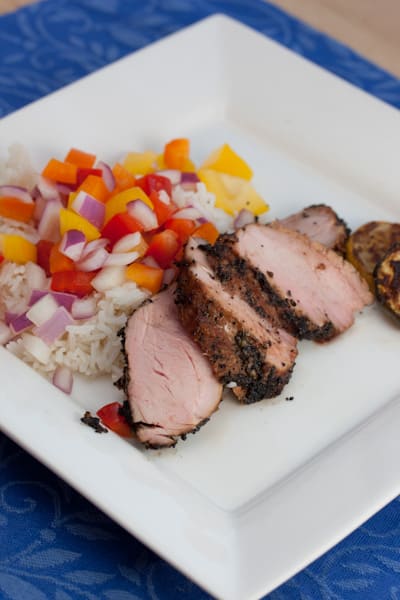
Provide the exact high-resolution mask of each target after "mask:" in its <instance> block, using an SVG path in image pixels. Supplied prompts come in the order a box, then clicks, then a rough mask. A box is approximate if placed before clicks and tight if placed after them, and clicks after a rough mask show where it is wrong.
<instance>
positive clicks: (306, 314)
mask: <svg viewBox="0 0 400 600" xmlns="http://www.w3.org/2000/svg"><path fill="white" fill-rule="evenodd" d="M205 248H206V252H207V255H208V257H209V261H210V263H211V265H212V266H213V267H214V268H215V272H216V275H217V276H218V278H219V279H220V280H221V281H223V282H224V284H225V285H226V286H228V287H229V288H230V289H235V288H236V289H238V291H239V292H240V293H242V297H243V298H244V299H246V300H247V301H248V298H252V301H253V304H256V305H257V306H258V310H259V312H260V313H262V312H263V311H264V312H265V313H266V314H271V311H275V314H276V317H277V318H279V319H280V322H281V323H282V324H283V326H284V327H285V328H286V329H287V330H288V331H290V332H291V333H293V334H294V335H296V336H297V337H298V338H299V339H302V338H307V339H313V340H316V341H320V342H321V341H327V340H329V339H331V338H333V337H335V336H336V335H338V334H339V333H341V332H343V331H345V330H346V329H348V328H349V327H350V326H351V325H352V324H353V322H354V315H355V313H357V312H358V311H360V310H361V309H362V308H363V307H364V306H366V305H368V304H371V303H372V302H373V296H372V294H371V293H370V291H369V290H368V286H367V285H366V283H365V281H364V280H363V279H362V278H361V277H360V276H359V274H358V272H357V271H356V270H355V269H354V267H353V266H352V265H351V264H350V263H349V262H347V261H346V260H344V259H343V258H342V257H341V256H339V255H338V254H336V253H335V252H334V251H332V250H330V249H328V248H326V247H325V246H323V245H322V244H320V243H319V242H315V241H312V240H310V238H309V237H308V236H306V235H303V234H300V233H297V232H295V231H292V230H289V229H287V228H285V227H283V226H282V225H280V224H279V223H277V222H275V223H271V224H269V225H253V224H252V225H248V226H247V227H245V228H243V229H240V230H238V231H237V232H235V233H234V234H228V235H223V236H220V238H219V239H218V240H217V242H216V244H215V245H214V246H212V247H211V246H206V247H205ZM243 290H244V291H245V292H244V291H243Z"/></svg>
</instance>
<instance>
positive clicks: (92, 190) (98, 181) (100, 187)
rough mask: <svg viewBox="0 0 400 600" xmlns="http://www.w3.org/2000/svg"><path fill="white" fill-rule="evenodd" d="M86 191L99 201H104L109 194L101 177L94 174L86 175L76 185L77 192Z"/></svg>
mask: <svg viewBox="0 0 400 600" xmlns="http://www.w3.org/2000/svg"><path fill="white" fill-rule="evenodd" d="M82 191H83V192H86V193H87V194H90V195H91V196H93V197H94V198H96V200H99V201H100V202H106V200H107V198H108V197H109V195H110V191H109V189H108V187H107V186H106V184H105V183H104V180H103V178H102V177H98V176H96V175H88V176H87V177H86V179H85V180H84V181H83V183H81V185H80V186H79V187H78V189H77V192H82Z"/></svg>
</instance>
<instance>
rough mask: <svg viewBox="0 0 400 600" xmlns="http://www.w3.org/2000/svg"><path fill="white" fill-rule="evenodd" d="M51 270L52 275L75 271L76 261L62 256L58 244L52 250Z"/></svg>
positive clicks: (50, 258) (50, 257)
mask: <svg viewBox="0 0 400 600" xmlns="http://www.w3.org/2000/svg"><path fill="white" fill-rule="evenodd" d="M49 270H50V273H51V274H54V273H58V272H59V271H75V264H74V261H73V260H71V259H70V258H68V256H65V254H62V253H61V252H60V250H59V249H58V247H57V245H56V244H54V245H53V247H52V248H51V250H50V256H49Z"/></svg>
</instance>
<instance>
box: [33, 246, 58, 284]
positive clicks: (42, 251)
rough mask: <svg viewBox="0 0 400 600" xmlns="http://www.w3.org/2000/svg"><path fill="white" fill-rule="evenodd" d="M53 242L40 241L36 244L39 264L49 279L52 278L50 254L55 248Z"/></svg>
mask: <svg viewBox="0 0 400 600" xmlns="http://www.w3.org/2000/svg"><path fill="white" fill-rule="evenodd" d="M53 246H54V244H53V242H50V241H49V240H39V241H38V243H37V244H36V249H37V259H36V260H37V264H38V265H39V267H42V269H44V271H45V272H46V275H47V277H50V275H51V271H50V253H51V250H52V248H53Z"/></svg>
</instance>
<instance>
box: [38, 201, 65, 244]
mask: <svg viewBox="0 0 400 600" xmlns="http://www.w3.org/2000/svg"><path fill="white" fill-rule="evenodd" d="M62 206H63V205H62V203H61V201H60V200H55V199H53V200H48V201H47V204H46V206H45V207H44V210H43V214H42V216H41V218H40V221H39V224H38V233H39V235H40V237H41V238H42V239H43V240H49V241H50V242H58V241H59V239H60V237H61V236H60V209H61V208H62Z"/></svg>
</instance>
